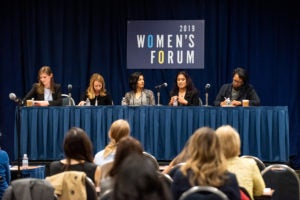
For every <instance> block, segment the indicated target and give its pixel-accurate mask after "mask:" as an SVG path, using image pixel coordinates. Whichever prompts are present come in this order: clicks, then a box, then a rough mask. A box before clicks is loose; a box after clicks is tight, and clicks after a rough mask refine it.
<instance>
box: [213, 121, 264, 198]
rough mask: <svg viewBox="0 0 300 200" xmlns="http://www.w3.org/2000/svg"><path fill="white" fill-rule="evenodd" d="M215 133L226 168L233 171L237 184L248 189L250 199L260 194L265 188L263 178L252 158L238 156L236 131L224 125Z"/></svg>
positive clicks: (237, 135) (239, 145)
mask: <svg viewBox="0 0 300 200" xmlns="http://www.w3.org/2000/svg"><path fill="white" fill-rule="evenodd" d="M216 134H217V136H218V138H219V140H220V141H221V148H222V150H223V153H224V155H225V158H226V159H227V169H228V170H229V171H230V172H232V173H235V175H236V177H237V180H238V183H239V185H240V186H241V187H243V188H245V189H246V190H247V191H248V193H249V194H250V196H251V199H253V196H261V195H262V194H263V191H264V188H265V183H264V180H263V178H262V176H261V174H260V171H259V169H258V167H257V165H256V162H255V161H254V160H251V159H247V158H241V157H239V155H240V148H241V140H240V136H239V134H238V132H237V131H236V130H235V129H234V128H232V127H231V126H229V125H225V126H221V127H219V128H218V129H217V130H216Z"/></svg>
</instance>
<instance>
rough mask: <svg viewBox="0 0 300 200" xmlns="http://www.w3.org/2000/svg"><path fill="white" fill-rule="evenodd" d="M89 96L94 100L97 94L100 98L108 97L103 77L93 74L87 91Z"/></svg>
mask: <svg viewBox="0 0 300 200" xmlns="http://www.w3.org/2000/svg"><path fill="white" fill-rule="evenodd" d="M87 94H88V96H89V98H91V99H93V98H95V96H97V95H95V94H98V95H100V96H105V95H106V88H105V81H104V78H103V76H101V75H100V74H98V73H94V74H92V76H91V78H90V84H89V87H88V89H87Z"/></svg>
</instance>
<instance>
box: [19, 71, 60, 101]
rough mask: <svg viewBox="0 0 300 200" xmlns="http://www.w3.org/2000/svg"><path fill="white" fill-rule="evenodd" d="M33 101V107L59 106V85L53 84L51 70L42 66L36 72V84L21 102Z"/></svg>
mask: <svg viewBox="0 0 300 200" xmlns="http://www.w3.org/2000/svg"><path fill="white" fill-rule="evenodd" d="M29 99H34V105H35V106H61V105H62V97H61V85H60V84H56V83H55V82H54V77H53V73H52V70H51V68H50V67H49V66H43V67H42V68H40V70H39V72H38V83H35V84H33V86H32V88H31V90H30V91H29V92H28V93H27V94H26V95H25V97H24V99H23V101H24V103H26V100H29Z"/></svg>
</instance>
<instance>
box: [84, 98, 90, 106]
mask: <svg viewBox="0 0 300 200" xmlns="http://www.w3.org/2000/svg"><path fill="white" fill-rule="evenodd" d="M85 105H86V106H90V105H91V102H90V99H89V98H86V100H85Z"/></svg>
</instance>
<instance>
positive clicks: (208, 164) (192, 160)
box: [181, 127, 226, 186]
mask: <svg viewBox="0 0 300 200" xmlns="http://www.w3.org/2000/svg"><path fill="white" fill-rule="evenodd" d="M189 169H191V170H192V171H193V173H192V175H191V176H190V182H191V183H192V184H194V185H199V184H200V185H211V186H220V185H222V184H223V183H224V173H225V171H226V162H225V158H224V155H223V153H222V150H221V146H220V142H219V139H218V137H217V135H216V134H215V131H214V130H213V129H211V128H209V127H202V128H199V129H197V130H196V131H195V132H194V134H193V135H192V136H191V137H190V139H189V146H188V159H187V161H186V164H185V165H183V166H182V167H181V170H182V172H183V174H185V175H186V174H187V171H188V170H189Z"/></svg>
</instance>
